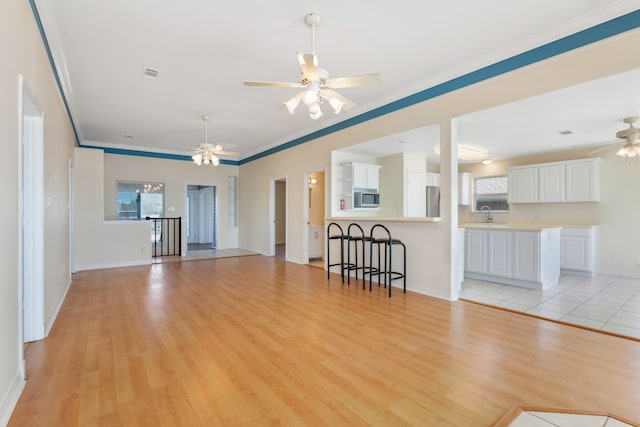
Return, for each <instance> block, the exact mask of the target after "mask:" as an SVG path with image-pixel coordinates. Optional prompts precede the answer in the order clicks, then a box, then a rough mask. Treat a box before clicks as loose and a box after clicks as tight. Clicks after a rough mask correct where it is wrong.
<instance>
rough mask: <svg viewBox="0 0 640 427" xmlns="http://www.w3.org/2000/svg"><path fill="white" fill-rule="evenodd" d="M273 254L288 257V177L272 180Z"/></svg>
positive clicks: (271, 237) (271, 252) (271, 242)
mask: <svg viewBox="0 0 640 427" xmlns="http://www.w3.org/2000/svg"><path fill="white" fill-rule="evenodd" d="M270 216H271V231H270V233H269V234H270V239H269V240H270V249H269V253H270V255H271V256H276V257H279V258H282V259H287V178H286V177H285V178H279V179H275V180H272V181H271V213H270Z"/></svg>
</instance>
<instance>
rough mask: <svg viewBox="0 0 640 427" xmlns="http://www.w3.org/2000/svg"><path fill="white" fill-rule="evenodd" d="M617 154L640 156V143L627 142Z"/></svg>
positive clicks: (621, 155)
mask: <svg viewBox="0 0 640 427" xmlns="http://www.w3.org/2000/svg"><path fill="white" fill-rule="evenodd" d="M616 155H618V156H620V157H625V158H626V157H638V156H640V144H637V143H636V144H626V145H625V146H623V147H622V148H621V149H620V150H618V152H617V153H616Z"/></svg>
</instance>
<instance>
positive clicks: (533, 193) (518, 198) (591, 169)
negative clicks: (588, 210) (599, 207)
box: [508, 158, 600, 203]
mask: <svg viewBox="0 0 640 427" xmlns="http://www.w3.org/2000/svg"><path fill="white" fill-rule="evenodd" d="M508 177H509V193H508V200H509V203H562V202H565V203H574V202H599V201H600V159H599V158H591V159H579V160H568V161H563V162H552V163H541V164H537V165H527V166H516V167H512V168H509V171H508Z"/></svg>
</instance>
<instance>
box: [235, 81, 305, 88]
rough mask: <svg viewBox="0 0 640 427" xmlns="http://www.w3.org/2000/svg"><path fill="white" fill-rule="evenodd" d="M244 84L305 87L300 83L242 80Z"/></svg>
mask: <svg viewBox="0 0 640 427" xmlns="http://www.w3.org/2000/svg"><path fill="white" fill-rule="evenodd" d="M244 85H245V86H272V87H305V86H304V85H301V84H300V83H288V82H252V81H247V82H244Z"/></svg>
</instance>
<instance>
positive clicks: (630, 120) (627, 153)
mask: <svg viewBox="0 0 640 427" xmlns="http://www.w3.org/2000/svg"><path fill="white" fill-rule="evenodd" d="M637 121H638V117H627V118H626V119H623V122H625V123H627V124H628V125H629V127H628V128H627V129H624V130H621V131H618V132H616V138H618V140H617V141H616V142H615V143H614V144H612V145H607V146H606V147H602V148H600V149H598V150H595V151H593V152H592V153H597V152H599V151H603V150H607V149H609V148H611V147H613V146H616V145H618V144H619V143H620V142H624V145H623V146H622V147H621V148H620V149H619V150H618V152H617V153H616V154H617V155H618V156H621V157H638V156H640V129H638V128H637V127H635V126H633V124H634V123H635V122H637Z"/></svg>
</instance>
